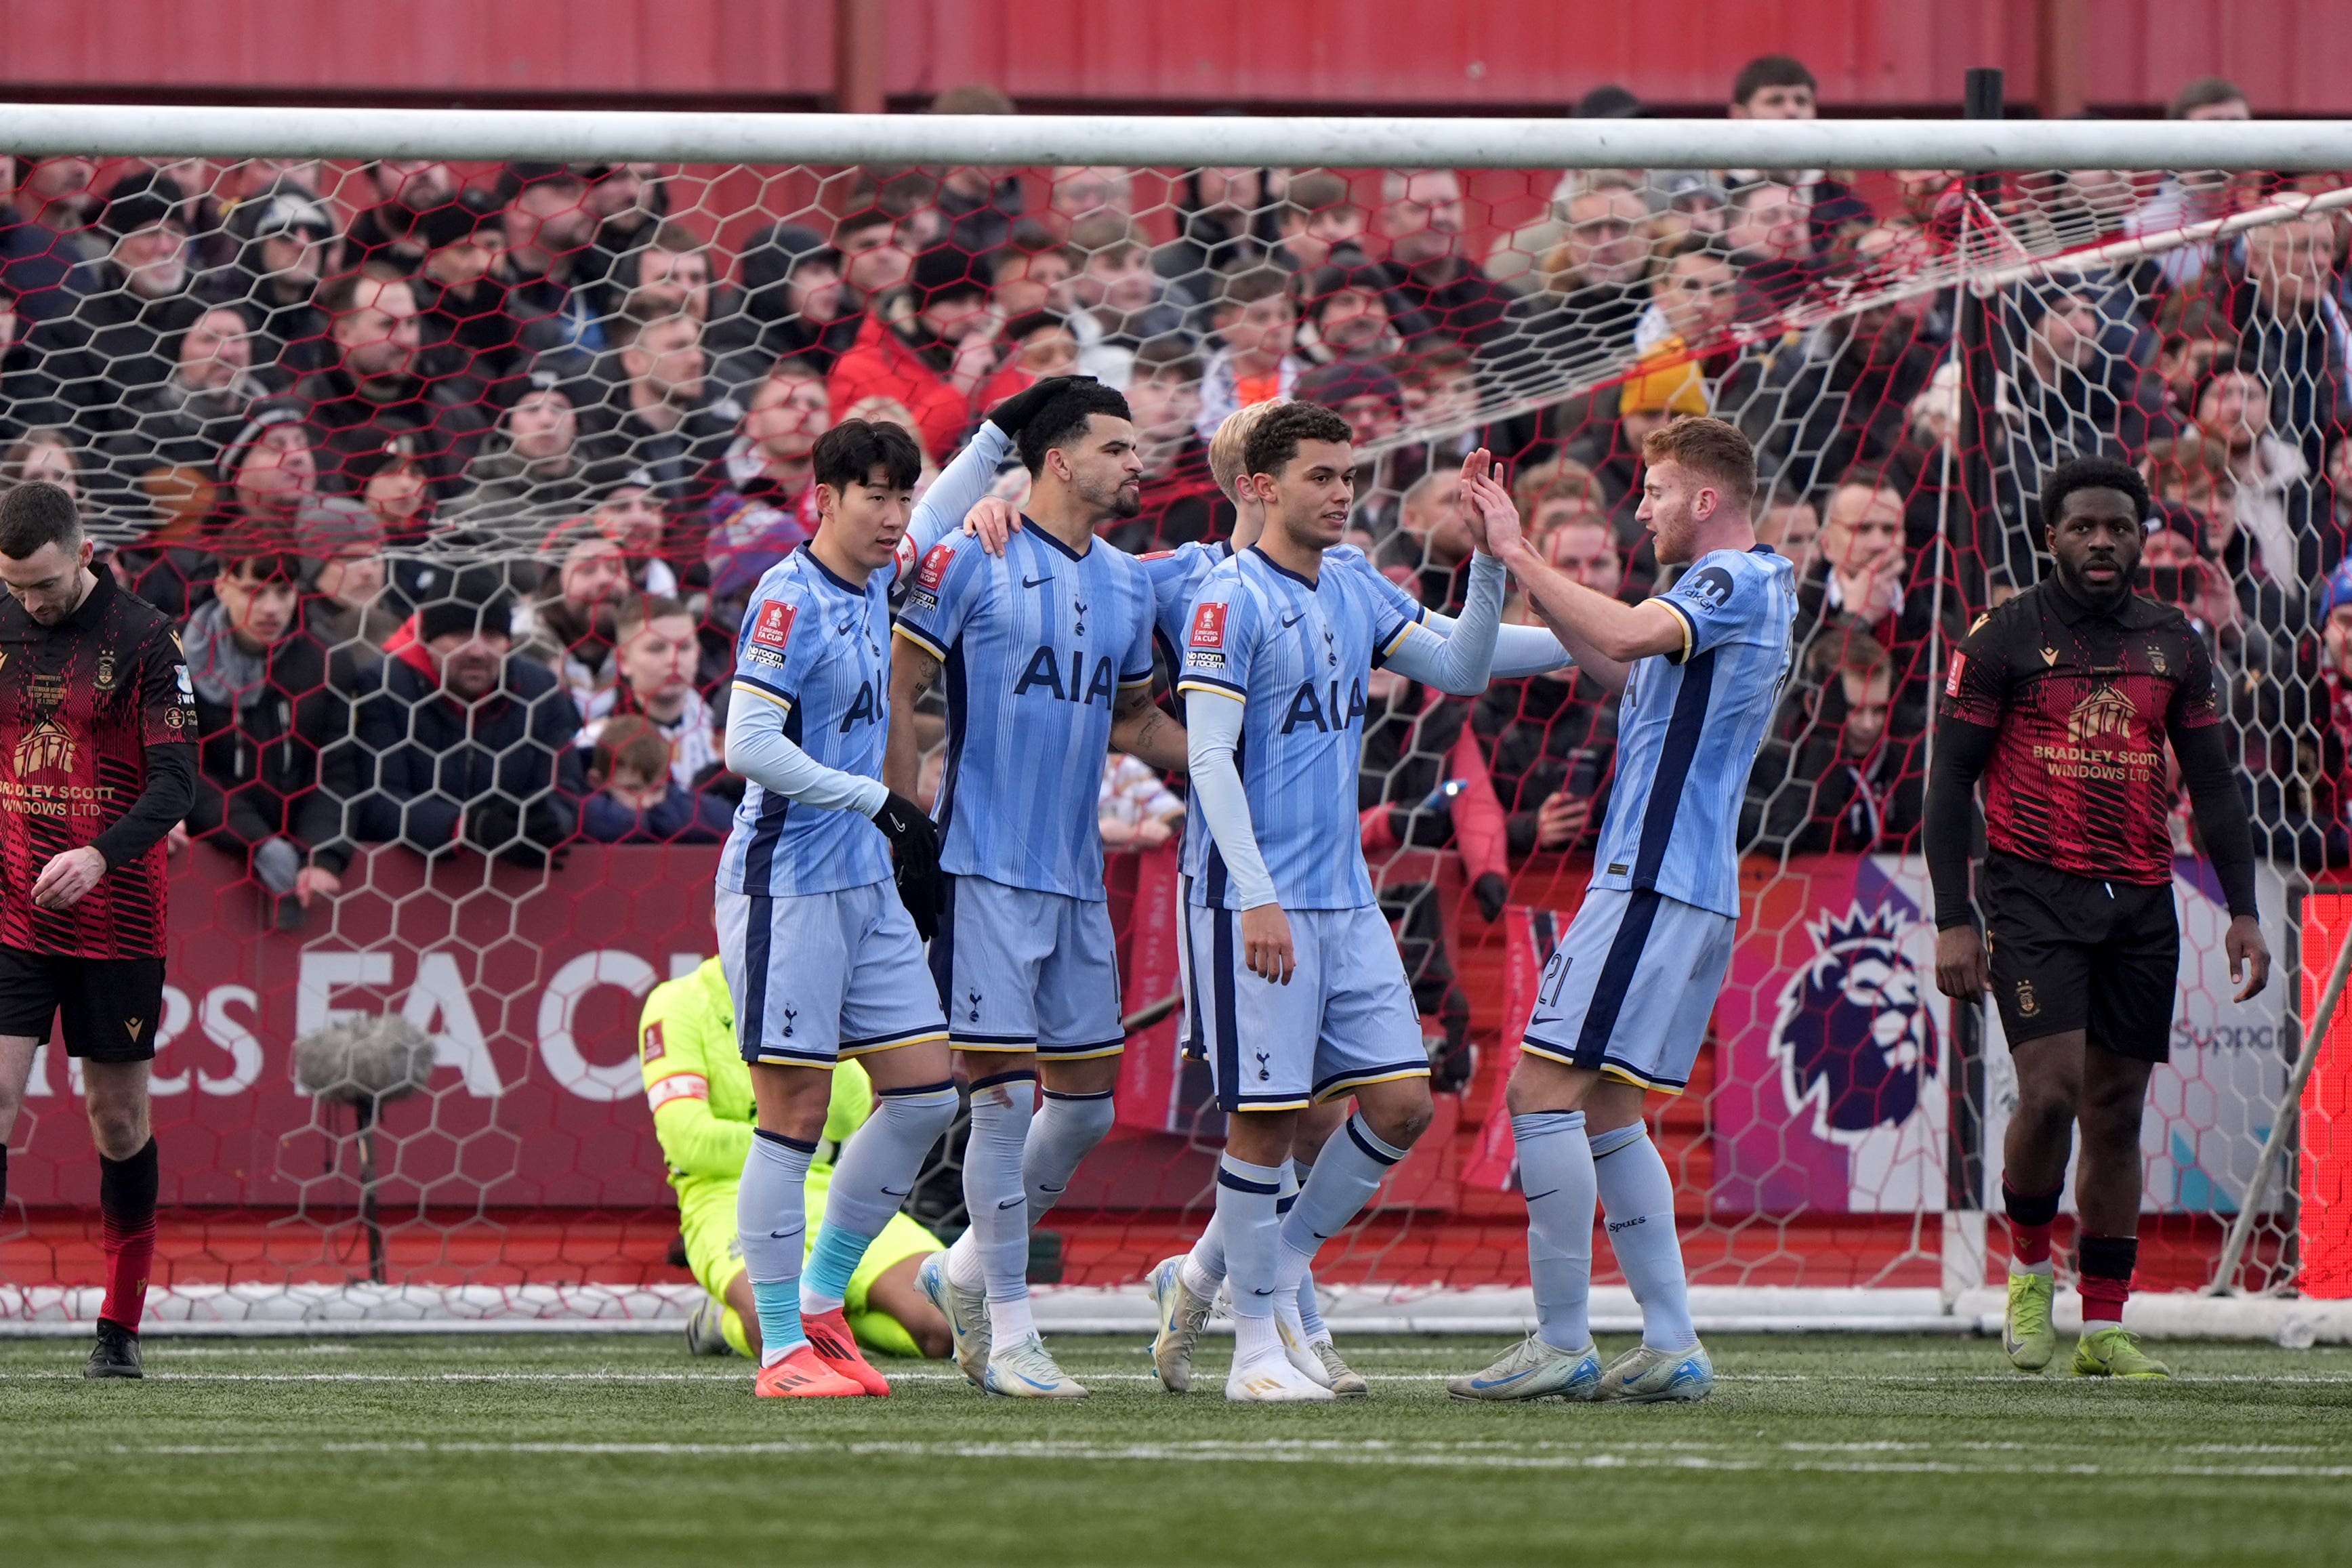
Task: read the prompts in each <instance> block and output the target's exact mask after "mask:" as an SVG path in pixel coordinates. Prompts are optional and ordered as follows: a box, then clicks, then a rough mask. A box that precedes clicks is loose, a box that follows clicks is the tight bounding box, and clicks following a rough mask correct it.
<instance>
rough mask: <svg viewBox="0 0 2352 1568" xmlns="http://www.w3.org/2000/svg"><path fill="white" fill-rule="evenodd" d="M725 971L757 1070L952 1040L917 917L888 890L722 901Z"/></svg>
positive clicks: (827, 1063) (740, 1038)
mask: <svg viewBox="0 0 2352 1568" xmlns="http://www.w3.org/2000/svg"><path fill="white" fill-rule="evenodd" d="M719 967H720V968H722V969H724V970H725V971H726V972H727V994H729V995H730V997H732V998H733V999H734V1002H735V1036H736V1044H737V1045H738V1047H740V1049H741V1050H742V1053H743V1059H744V1060H745V1061H747V1062H755V1063H766V1064H768V1065H769V1066H772V1067H814V1068H830V1067H832V1066H833V1065H834V1062H835V1058H840V1057H857V1056H865V1055H866V1054H868V1053H869V1052H873V1051H887V1050H890V1049H893V1048H895V1047H898V1046H911V1045H914V1044H917V1043H918V1042H919V1041H923V1040H940V1039H945V1038H946V1037H947V1032H948V1031H947V1026H946V1024H945V1023H944V1022H942V1021H941V1019H940V1002H939V994H938V993H937V992H936V991H934V990H933V989H932V988H931V984H930V976H929V974H927V973H924V971H923V943H922V939H921V938H920V937H919V936H917V935H916V934H915V921H914V918H913V917H912V916H910V915H908V913H907V906H906V905H904V904H902V903H900V902H899V901H898V889H895V888H893V887H892V886H891V885H890V884H889V883H887V882H872V883H868V884H867V885H866V886H865V887H863V888H845V889H841V890H840V891H839V892H834V893H803V894H801V895H799V896H798V897H793V898H773V897H771V896H769V895H768V894H765V893H730V892H727V891H725V890H724V889H722V890H721V891H720V892H719Z"/></svg>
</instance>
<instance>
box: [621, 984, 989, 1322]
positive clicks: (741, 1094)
mask: <svg viewBox="0 0 2352 1568" xmlns="http://www.w3.org/2000/svg"><path fill="white" fill-rule="evenodd" d="M637 1055H638V1059H639V1061H640V1063H641V1064H642V1065H643V1067H644V1069H645V1075H646V1100H648V1101H650V1102H651V1103H652V1105H653V1112H654V1134H655V1136H656V1137H657V1138H659V1139H660V1140H661V1147H662V1157H663V1159H664V1160H665V1161H666V1162H667V1163H668V1165H669V1184H670V1185H671V1186H672V1187H674V1188H676V1189H677V1214H678V1228H679V1230H680V1231H682V1232H683V1233H684V1235H685V1237H686V1259H687V1263H688V1267H690V1268H692V1269H693V1270H694V1277H695V1279H697V1280H698V1281H699V1282H700V1283H701V1286H702V1288H703V1289H705V1290H708V1291H709V1293H710V1299H709V1300H707V1301H705V1302H704V1303H703V1304H702V1305H701V1306H700V1307H698V1308H697V1309H696V1310H695V1313H694V1317H693V1319H692V1320H691V1321H689V1322H688V1325H687V1334H686V1338H687V1344H688V1348H690V1349H692V1350H693V1351H695V1352H697V1353H698V1354H704V1355H719V1354H723V1353H724V1352H726V1350H727V1349H729V1348H730V1347H731V1348H732V1349H734V1350H735V1351H737V1352H740V1353H741V1354H744V1355H750V1356H753V1357H756V1356H757V1355H758V1354H759V1344H758V1335H759V1332H760V1323H759V1316H758V1314H757V1313H756V1312H754V1311H753V1310H752V1306H751V1279H750V1278H749V1276H747V1275H746V1274H745V1273H744V1270H743V1247H742V1244H741V1243H740V1241H738V1240H737V1239H736V1235H735V1186H736V1184H737V1182H738V1181H740V1179H741V1177H742V1174H743V1156H744V1153H745V1152H746V1151H747V1150H748V1149H749V1148H750V1147H751V1111H752V1107H751V1068H748V1067H746V1066H745V1065H744V1063H743V1057H742V1053H741V1052H740V1051H739V1050H738V1049H737V1048H736V1045H735V1006H734V1004H733V1003H732V1002H731V1001H730V1000H729V999H728V995H727V978H726V976H725V974H724V973H721V972H720V970H719V961H718V960H717V959H715V958H713V959H709V960H707V961H705V962H704V963H703V965H702V967H701V968H699V969H698V970H696V971H695V972H694V973H692V974H689V975H688V976H686V977H685V978H684V979H681V980H673V981H670V982H668V983H667V984H662V985H656V986H655V987H654V988H653V991H652V993H651V994H649V995H647V996H646V1010H645V1014H644V1016H643V1017H642V1018H641V1019H640V1020H639V1023H638V1026H637ZM873 1110H874V1090H873V1087H872V1086H871V1085H870V1084H869V1083H868V1082H867V1081H866V1070H865V1069H864V1068H861V1067H859V1066H858V1065H857V1064H856V1062H855V1061H852V1060H848V1059H844V1060H843V1061H842V1063H841V1065H840V1066H839V1067H837V1068H835V1069H834V1074H833V1104H832V1107H831V1109H830V1110H829V1111H828V1112H827V1114H826V1116H825V1121H824V1142H823V1143H822V1144H821V1145H820V1146H819V1148H818V1151H817V1157H816V1160H815V1161H814V1163H812V1164H811V1165H810V1167H809V1174H808V1188H807V1198H808V1218H809V1226H808V1234H809V1235H810V1236H811V1237H814V1236H815V1235H816V1229H817V1221H818V1219H819V1218H820V1217H821V1216H822V1215H824V1192H825V1186H826V1184H827V1183H828V1181H829V1180H830V1179H831V1177H832V1174H833V1155H834V1152H835V1150H836V1149H838V1148H839V1147H840V1145H841V1143H842V1141H843V1140H845V1139H846V1138H847V1137H848V1136H849V1135H850V1134H851V1133H852V1132H854V1131H856V1130H857V1127H858V1125H859V1123H861V1122H863V1121H865V1120H866V1117H867V1116H869V1115H871V1114H872V1113H873ZM942 1245H943V1244H942V1243H941V1242H940V1239H939V1238H938V1237H935V1236H933V1235H932V1234H931V1233H930V1232H929V1231H928V1230H925V1229H924V1228H923V1227H922V1226H919V1225H917V1224H916V1223H915V1222H914V1221H913V1220H912V1219H909V1218H908V1216H907V1215H904V1214H898V1215H892V1216H891V1218H890V1223H889V1225H888V1226H887V1227H885V1228H884V1230H883V1232H882V1234H881V1235H880V1236H878V1237H875V1238H874V1244H873V1246H871V1247H867V1248H866V1257H865V1259H864V1261H863V1262H861V1263H860V1264H859V1265H858V1267H857V1271H856V1273H855V1274H853V1275H851V1276H850V1279H849V1294H848V1298H847V1300H846V1301H845V1304H844V1305H845V1312H846V1314H847V1316H848V1319H849V1326H850V1328H851V1330H852V1331H854V1332H856V1335H857V1339H858V1342H859V1343H861V1344H863V1345H864V1346H866V1349H868V1350H871V1351H879V1352H883V1353H884V1354H886V1355H899V1356H929V1357H933V1358H938V1357H942V1356H945V1355H946V1354H947V1353H948V1350H949V1345H950V1339H949V1334H948V1323H947V1320H946V1319H945V1318H943V1317H941V1316H940V1313H939V1310H938V1309H937V1308H935V1307H933V1306H932V1305H931V1304H930V1302H929V1300H925V1299H924V1296H923V1293H922V1292H921V1291H920V1290H919V1289H916V1287H915V1269H916V1268H917V1266H918V1265H919V1264H920V1263H921V1262H922V1260H923V1259H924V1258H927V1257H929V1255H930V1254H932V1253H934V1252H938V1251H940V1249H941V1247H942Z"/></svg>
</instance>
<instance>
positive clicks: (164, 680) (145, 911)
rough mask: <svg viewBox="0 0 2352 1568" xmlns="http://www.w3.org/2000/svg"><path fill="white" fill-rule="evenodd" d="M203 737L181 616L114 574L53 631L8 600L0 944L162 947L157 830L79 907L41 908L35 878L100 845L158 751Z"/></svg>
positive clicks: (0, 700)
mask: <svg viewBox="0 0 2352 1568" xmlns="http://www.w3.org/2000/svg"><path fill="white" fill-rule="evenodd" d="M195 738H196V710H195V700H194V694H193V693H192V692H191V691H190V689H189V685H188V669H187V665H186V663H185V662H184V658H183V657H182V654H181V652H180V641H179V638H178V637H177V636H176V635H174V633H173V630H172V623H171V622H170V621H169V620H167V619H165V618H164V616H163V612H162V611H160V610H158V609H156V608H155V607H154V606H152V605H149V604H148V603H147V602H146V601H145V600H143V599H141V598H138V597H136V596H135V595H131V594H129V593H126V592H124V591H123V590H122V589H121V588H120V587H118V586H116V584H115V582H114V579H113V577H112V576H111V575H110V574H109V573H108V572H107V571H106V570H105V569H103V568H100V571H99V574H98V581H97V583H96V584H95V585H94V586H93V587H92V588H91V589H90V591H89V596H88V597H86V598H85V599H83V600H82V602H81V605H79V608H77V609H76V610H75V611H74V613H73V614H72V615H70V616H67V617H66V618H65V619H63V620H61V621H59V622H58V623H57V624H56V625H55V626H43V625H41V624H40V623H39V622H38V621H36V620H34V619H33V617H32V616H29V615H27V614H26V612H25V607H24V606H23V605H19V604H18V603H17V602H16V600H15V599H14V598H13V597H10V598H5V599H4V600H0V946H6V947H13V948H20V949H24V950H27V951H30V952H45V953H55V954H60V955H64V956H68V957H76V958H150V957H155V956H158V955H160V954H161V953H162V952H163V936H164V923H165V916H166V914H167V913H168V911H169V908H170V905H169V898H168V893H167V890H166V885H165V869H164V848H163V843H162V842H161V840H160V839H155V840H153V841H151V842H147V843H145V844H144V845H143V846H142V847H139V848H138V850H137V851H136V852H135V853H131V854H129V855H128V856H126V857H125V858H123V859H122V861H121V863H120V864H117V865H113V866H112V868H110V870H109V871H108V872H107V874H106V875H105V876H103V877H101V878H100V879H99V882H98V885H97V886H96V887H95V888H93V889H90V891H89V893H88V894H87V895H85V896H84V897H83V898H82V899H81V900H80V901H79V902H78V903H76V904H75V905H74V906H73V908H71V909H69V910H39V909H35V908H34V907H33V900H32V891H33V884H34V882H35V881H36V880H37V879H38V878H39V876H40V874H41V869H42V868H43V867H45V866H47V864H48V863H49V861H50V860H52V859H53V858H56V857H57V856H58V855H61V854H63V853H64V852H65V851H67V850H68V849H78V848H80V847H83V846H84V845H94V844H97V843H98V841H99V837H100V835H101V834H103V833H104V832H105V831H106V829H107V828H109V827H110V826H113V825H114V824H115V823H116V822H118V821H120V820H121V818H122V816H124V815H125V814H126V813H127V812H129V811H130V809H131V805H132V803H133V802H135V801H137V800H138V798H139V797H140V795H141V794H142V792H143V791H144V790H145V789H146V787H147V783H148V775H149V756H148V750H149V748H150V747H160V746H171V745H187V746H193V743H194V740H195ZM191 772H193V769H191ZM138 837H140V838H142V839H144V838H146V837H148V836H147V835H146V834H143V833H142V834H140V835H138ZM101 847H110V846H101ZM109 858H110V860H111V859H112V857H111V856H110V857H109Z"/></svg>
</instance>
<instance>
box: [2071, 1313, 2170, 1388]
mask: <svg viewBox="0 0 2352 1568" xmlns="http://www.w3.org/2000/svg"><path fill="white" fill-rule="evenodd" d="M2074 1375H2075V1376H2076V1377H2170V1376H2171V1375H2172V1369H2171V1368H2170V1367H2168V1366H2167V1365H2165V1364H2164V1363H2162V1362H2160V1361H2158V1360H2157V1359H2156V1358H2155V1357H2154V1356H2152V1355H2150V1354H2148V1353H2147V1352H2146V1351H2144V1350H2142V1349H2140V1348H2139V1336H2138V1335H2137V1334H2135V1333H2133V1332H2132V1331H2130V1330H2129V1329H2126V1328H2124V1327H2122V1326H2121V1325H2119V1324H2116V1323H2109V1324H2108V1325H2107V1326H2106V1327H2105V1328H2104V1329H2095V1330H2093V1331H2090V1332H2089V1333H2086V1334H2084V1336H2083V1338H2082V1341H2081V1342H2079V1343H2077V1344H2076V1345H2075V1346H2074Z"/></svg>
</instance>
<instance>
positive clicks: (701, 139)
mask: <svg viewBox="0 0 2352 1568" xmlns="http://www.w3.org/2000/svg"><path fill="white" fill-rule="evenodd" d="M0 145H5V146H8V147H11V148H14V149H15V150H16V151H17V152H19V153H90V154H96V155H100V156H122V157H141V156H155V155H175V156H189V157H198V156H204V157H228V158H293V157H300V158H457V159H472V158H544V159H553V160H571V161H596V162H611V161H615V160H622V159H644V160H649V161H653V162H658V163H818V164H850V163H944V164H958V163H964V164H1009V165H1036V164H1086V163H1131V164H1141V165H1150V166H1160V167H1175V168H1184V167H1191V166H1194V165H1203V164H1206V165H1245V164H1268V165H1273V166H1276V167H1283V168H1331V169H1377V168H1416V167H1427V168H1458V169H1470V168H1491V169H1617V168H1644V169H1721V168H1753V169H1821V168H1829V169H1956V170H1968V171H1976V170H2000V169H2273V170H2284V171H2298V170H2328V169H2344V168H2352V121H2341V120H2262V121H2071V120H2070V121H2032V120H2008V121H1966V120H1802V121H1800V120H1769V121H1768V120H1749V121H1722V120H1569V119H1557V120H1529V119H1477V118H1464V119H1436V118H1415V117H1408V116H1388V115H1366V116H1363V117H1360V118H1343V117H1339V116H1331V115H1320V116H1304V115H1302V116H1270V115H1268V116H1247V115H1235V116H1223V115H1217V116H1174V115H1117V114H1105V115H1091V114H1024V115H1010V116H1001V115H971V114H965V115H957V114H945V115H919V114H718V113H696V112H677V113H652V112H645V111H638V110H596V111H581V112H574V111H572V110H487V109H449V110H440V109H275V108H263V107H255V108H210V107H201V106H184V105H175V106H150V107H132V106H129V105H116V104H8V105H0Z"/></svg>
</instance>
